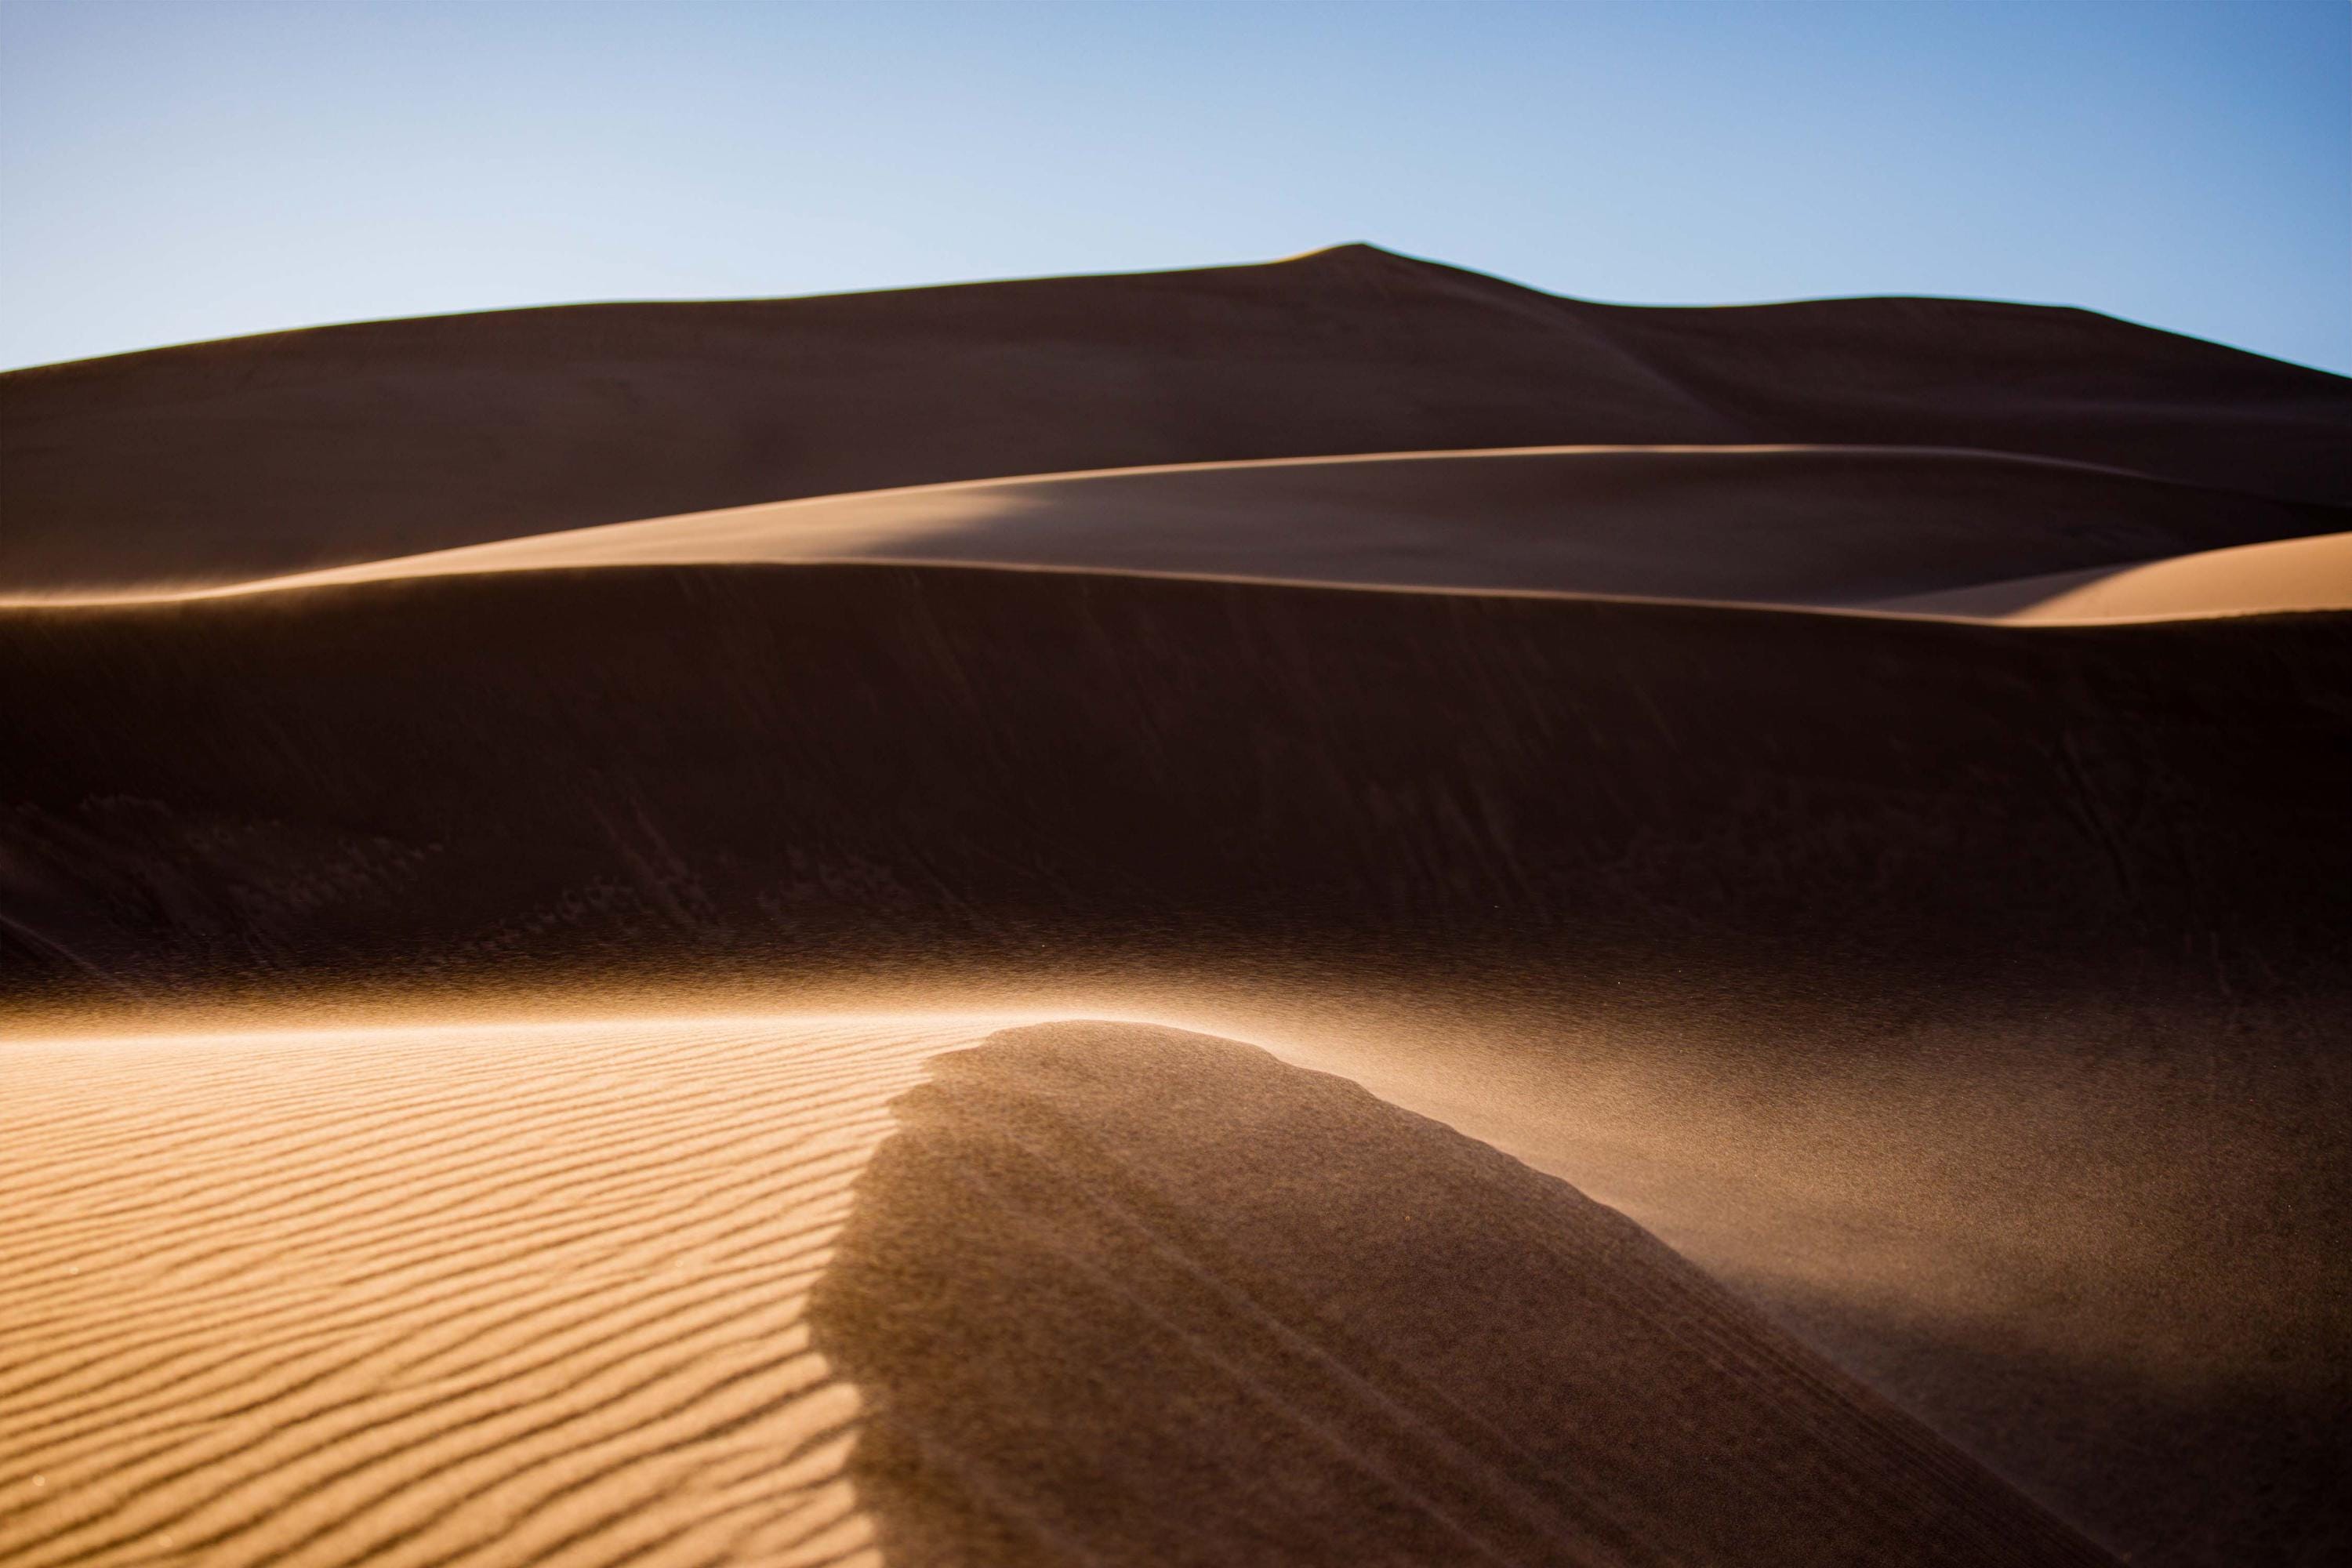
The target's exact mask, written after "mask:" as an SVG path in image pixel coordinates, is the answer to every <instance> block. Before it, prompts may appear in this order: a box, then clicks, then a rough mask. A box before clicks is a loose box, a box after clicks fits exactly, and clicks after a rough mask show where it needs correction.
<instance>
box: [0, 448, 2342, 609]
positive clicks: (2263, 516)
mask: <svg viewBox="0 0 2352 1568" xmlns="http://www.w3.org/2000/svg"><path fill="white" fill-rule="evenodd" d="M2343 521H2345V514H2344V512H2343V510H2342V509H2341V508H2337V507H2331V506H2325V505H2319V504H2313V503H2301V504H2297V503H2290V502H2285V501H2279V500H2268V499H2264V498H2262V497H2258V496H2252V495H2242V494H2237V493H2233V492H2231V491H2227V490H2221V489H2207V488H2203V487H2200V486H2196V485H2190V484H2184V483H2181V482H2179V481H2177V480H2171V479H2156V478H2152V477H2149V476H2147V475H2145V474H2139V473H2135V472H2130V471H2126V470H2123V469H2117V468H2105V467H2102V466H2099V465H2095V464H2089V463H2082V462H2074V461H2064V460H2061V459H2057V458H2042V457H2032V456H2023V455H2018V454H2012V453H2000V452H1978V451H1968V450H1960V449H1951V448H1941V447H1823V446H1797V445H1780V446H1756V445H1749V446H1717V447H1655V446H1647V447H1627V446H1616V447H1592V446H1581V447H1527V448H1517V449H1507V450H1495V451H1479V452H1391V453H1380V454H1369V455H1364V456H1359V457H1349V458H1277V459H1271V460H1266V461H1259V462H1241V463H1198V464H1183V465H1174V466H1157V467H1142V468H1122V469H1104V470H1097V471H1090V472H1079V473H1063V474H1040V475H1031V476H1025V477H1021V478H1015V479H986V480H979V481H972V482H964V483H954V484H937V485H921V486H914V487H905V488H898V489H882V490H873V491H862V492H856V493H851V494H845V495H835V496H823V497H816V498H813V499H805V500H783V501H776V502H772V503H768V504H763V505H757V506H748V507H736V508H730V509H726V510H719V511H710V512H698V513H688V514H684V515H680V516H675V517H656V518H648V519H644V520H640V521H630V522H619V523H609V524H605V525H603V526H599V527H592V528H583V529H574V530H570V531H559V532H550V533H540V534H535V535H530V536H526V537H521V538H508V539H493V540H490V541H488V542H480V543H472V544H467V545H464V546H461V547H459V548H456V549H450V550H441V551H433V552H425V553H422V554H415V555H403V556H397V557H394V558H390V559H386V560H381V561H373V562H364V563H357V564H352V565H344V566H337V567H331V568H329V569H326V570H322V571H315V572H304V573H297V574H290V575H284V576H274V577H265V578H259V579H255V580H251V581H245V582H234V583H218V582H212V583H205V582H197V583H191V584H182V585H179V586H171V585H167V584H147V585H144V586H140V587H136V588H108V589H96V590H91V591H89V592H82V593H75V592H70V591H66V590H62V589H56V588H47V589H40V590H37V591H34V592H30V593H26V594H20V595H16V596H12V597H5V598H0V606H8V605H14V606H17V607H27V606H39V605H51V606H65V605H142V604H152V603H165V602H172V601H180V600H198V599H220V598H239V597H244V596H247V595H259V594H283V593H290V592H294V591H298V590H304V589H321V588H333V587H342V586H349V585H352V584H370V583H391V582H402V581H408V580H412V579H418V578H437V577H446V576H452V575H468V574H499V573H521V572H562V571H574V570H579V569H582V568H589V567H607V568H609V567H631V566H635V567H677V566H760V565H764V566H820V565H838V564H844V563H908V564H927V565H932V566H965V567H971V566H984V567H995V568H1007V569H1022V570H1030V571H1059V572H1080V573H1088V572H1108V573H1120V574H1142V575H1152V576H1174V577H1191V578H1213V579H1219V580H1225V581H1240V582H1260V583H1293V584H1327V585H1347V586H1353V587H1359V588H1385V589H1408V590H1410V589H1423V590H1427V589H1437V590H1449V591H1456V592H1463V591H1467V592H1484V593H1507V594H1547V595H1549V594H1559V595H1599V596H1604V597H1617V598H1639V599H1666V600H1676V601H1685V602H1699V603H1738V604H1748V605H1778V606H1783V607H1805V608H1812V609H1836V610H1843V611H1853V612H1862V613H1894V614H1906V615H1928V616H1942V617H1951V618H1959V619H1989V620H2003V619H2008V620H2025V621H2032V622H2053V621H2055V622H2079V621H2098V620H2111V619H2117V618H2146V617H2158V618H2160V617H2167V616H2170V617H2182V616H2210V615H2227V614H2233V613H2248V612H2255V611H2263V610H2291V609H2324V608H2331V607H2340V606H2343V605H2347V604H2352V566H2347V562H2346V560H2345V552H2344V542H2345V540H2347V538H2352V535H2347V534H2346V533H2343V532H2340V531H2337V530H2339V529H2340V526H2341V524H2342V523H2343ZM2314 536H2317V537H2314ZM2282 541H2283V542H2282ZM2254 546H2261V547H2263V548H2262V549H2259V550H2256V551H2255V552H2254V553H2253V554H2252V556H2251V557H2249V558H2246V559H2240V558H2239V555H2240V554H2241V553H2242V552H2243V551H2244V549H2245V548H2246V547H2254ZM2152 560H2163V561H2165V563H2166V571H2165V572H2164V574H2162V581H2161V582H2160V583H2158V584H2149V585H2147V586H2137V585H2135V584H2137V578H2136V577H2135V576H2134V575H2133V574H2135V573H2139V572H2143V571H2144V570H2145V568H2144V566H2143V563H2147V562H2149V561H2152ZM2111 575H2119V576H2121V577H2122V578H2123V579H2124V580H2125V581H2124V584H2123V585H2120V586H2118V585H2116V584H2109V585H2108V586H2105V587H2100V588H2086V587H2085V584H2096V583H2099V582H2101V581H2102V580H2104V579H2106V578H2108V577H2110V576H2111Z"/></svg>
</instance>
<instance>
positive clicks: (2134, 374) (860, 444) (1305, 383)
mask: <svg viewBox="0 0 2352 1568" xmlns="http://www.w3.org/2000/svg"><path fill="white" fill-rule="evenodd" d="M2347 419H2352V396H2347V391H2346V387H2345V384H2344V382H2343V380H2342V379H2341V378H2340V377H2336V376H2330V375H2326V374H2323V373H2320V372H2317V371H2311V370H2305V369H2302V368H2300V367H2296V366H2292V365H2285V364H2281V363H2275V362H2272V361H2267V360H2263V359H2260V358H2257V357H2256V356H2253V355H2251V354H2246V353H2239V352H2236V351H2233V350H2230V349H2224V348H2221V347H2218V346H2216V345H2213V344H2210V343H2203V342H2195V341H2193V340H2189V339H2184V338H2178V337H2172V336H2169V335H2168V334H2165V333H2162V332H2157V331H2150V330H2148V329H2147V328H2142V327H2137V326H2132V325H2129V324H2127V323H2125V322H2120V321H2109V320H2105V319H2103V318H2101V317H2097V316H2094V315H2090V314H2087V313H2085V312H2082V311H2076V310H2050V309H2042V308H2036V307H2028V306H2017V305H1997V304H1983V303H1978V302H1972V301H1966V300H1833V301H1824V302H1820V303H1811V304H1792V305H1770V306H1755V307H1740V308H1731V309H1709V310H1681V309H1659V308H1636V307H1625V306H1612V305H1601V304H1592V303H1589V302H1585V301H1580V300H1564V299H1559V298H1555V297H1553V296H1550V295H1547V294H1542V293H1538V292H1536V291H1534V290H1532V289H1523V288H1519V287H1517V286H1516V285H1513V284H1509V283H1506V282H1502V281H1500V280H1498V279H1491V278H1484V277H1480V276H1478V275H1477V274H1475V273H1468V272H1463V271H1459V270H1456V269H1454V268H1447V267H1442V266H1438V265H1435V264H1433V263H1429V262H1423V261H1416V260H1412V259H1410V258H1404V257H1399V256H1392V255H1390V254H1388V253H1386V252H1383V251H1380V250H1377V249H1373V248H1371V247H1362V246H1349V247H1339V249H1336V250H1329V251H1322V252H1318V253H1316V254H1314V255H1311V256H1307V257H1302V258H1297V259H1295V260H1291V261H1286V262H1280V263H1276V264H1272V265H1267V266H1259V267H1236V268H1207V269H1203V270H1199V271H1189V272H1171V273H1159V274H1147V275H1139V276H1133V277H1119V278H1077V279H1041V280H1036V281H1031V282H1018V283H995V284H982V285H971V286H966V287H962V288H952V289H911V290H905V291H899V292H893V293H879V294H863V295H846V296H839V297H835V298H829V299H812V300H772V301H761V302H746V303H732V304H685V305H597V306H579V307H567V308H563V309H559V310H520V311H500V312H493V313H490V314H487V315H478V316H464V317H446V318H436V319H432V320H424V321H388V322H375V323H370V324H366V325H359V326H349V327H330V328H321V329H318V330H316V331H304V332H291V333H280V334H276V335H272V336H267V337H258V338H246V339H238V340H234V341H231V342H218V343H205V344H197V345H193V346H190V347H185V348H176V349H165V350H160V351H156V352H154V353H142V354H129V355H123V356H120V357H117V358H112V359H105V360H93V361H88V362H84V363H76V364H67V365H57V366H50V367H47V368H43V369H39V370H32V371H21V372H16V373H13V374H7V375H5V376H0V514H5V517H6V518H7V524H8V525H7V527H6V529H5V531H0V587H5V588H6V589H8V590H11V591H15V592H19V593H22V592H30V591H37V590H39V591H57V590H67V589H75V590H93V589H101V588H109V587H123V586H137V585H153V584H186V583H191V582H206V583H219V582H236V581H244V580H247V579H250V578H254V577H259V576H265V575H274V574H283V573H287V572H294V571H302V570H307V569H310V568H314V567H320V566H333V565H344V564H350V563H358V562H366V561H373V560H380V559H383V558H385V557H389V556H394V555H407V554H414V553H416V552H423V551H429V550H437V549H444V548H449V547H454V546H459V545H466V544H474V543H480V542H485V541H488V540H493V539H502V538H511V537H517V536H520V535H524V534H531V533H542V532H548V531H555V530H562V529H575V528H582V527H587V526H591V525H594V524H599V523H605V522H617V521H629V520H635V519H643V518H653V517H663V516H671V515H676V514H677V513H681V512H688V511H699V510H709V509H713V508H722V507H733V506H740V505H747V504H751V503H755V502H765V501H772V500H789V499H793V498H798V497H806V496H815V495H829V494H836V493H842V492H847V491H854V490H872V489H887V488H893V487H901V486H907V485H917V484H929V483H940V482H948V481H953V480H962V479H985V478H998V477H1004V476H1010V475H1022V474H1056V473H1071V472H1077V471H1081V470H1090V469H1097V468H1129V467H1136V466H1140V465H1156V464H1171V463H1201V462H1219V461H1234V460H1246V459H1255V458H1297V457H1328V456H1348V455H1356V454H1362V453H1378V452H1413V451H1429V450H1459V449H1470V448H1497V447H1535V446H1559V445H1604V446H1605V445H1662V444H1663V445H1702V446H1714V445H1726V444H1754V443H1766V444H1801V445H1842V446H1852V445H1871V446H1896V447H1923V446H1924V447H1963V448H1968V449H1971V450H1985V451H1997V452H2008V453H2020V454H2031V455H2039V456H2043V457H2051V458H2068V459H2074V460H2077V461H2083V462H2089V463H2095V464H2101V465H2105V466H2108V467H2114V468H2127V469H2130V470H2133V471H2136V472H2139V473H2144V474H2147V475H2150V476H2153V477H2157V478H2163V479H2178V480H2183V481H2187V482H2190V483H2196V484H2200V485H2205V486H2209V487H2214V488H2221V489H2236V490H2241V491H2243V492H2246V493H2248V494H2251V495H2256V496H2269V497H2279V498H2284V499H2287V500H2303V501H2317V502H2326V503H2330V504H2338V505H2340V504H2343V503H2345V502H2347V501H2352V462H2347V459H2346V458H2345V455H2344V447H2343V442H2342V439H2341V432H2342V429H2343V428H2344V426H2345V424H2346V423H2347ZM2045 569H2048V568H2046V567H2043V566H2040V565H2029V566H2024V567H2021V568H2019V569H2018V570H2017V571H2014V572H2008V573H2003V574H2001V575H2019V574H2023V573H2026V572H2032V571H2039V570H2045Z"/></svg>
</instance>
